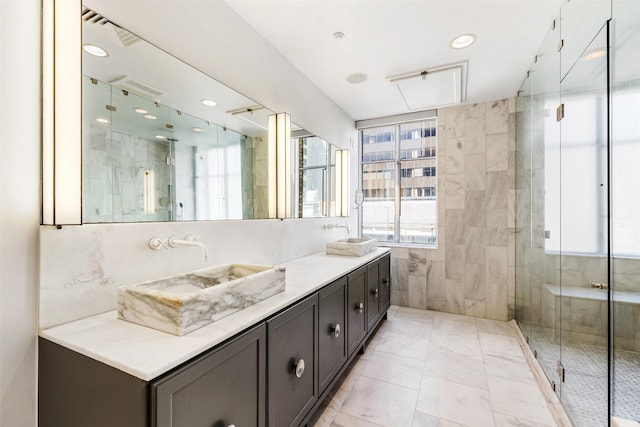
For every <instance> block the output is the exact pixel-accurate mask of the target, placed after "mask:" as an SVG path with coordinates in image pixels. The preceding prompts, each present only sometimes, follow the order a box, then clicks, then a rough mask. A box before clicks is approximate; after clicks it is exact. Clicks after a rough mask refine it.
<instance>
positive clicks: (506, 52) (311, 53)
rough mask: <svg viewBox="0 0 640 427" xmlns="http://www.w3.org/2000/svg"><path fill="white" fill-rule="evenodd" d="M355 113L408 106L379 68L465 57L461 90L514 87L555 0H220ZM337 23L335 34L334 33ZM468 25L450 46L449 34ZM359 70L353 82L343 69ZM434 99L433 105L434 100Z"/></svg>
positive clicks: (370, 114)
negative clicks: (464, 39)
mask: <svg viewBox="0 0 640 427" xmlns="http://www.w3.org/2000/svg"><path fill="white" fill-rule="evenodd" d="M226 1H227V3H228V4H229V5H230V7H232V8H233V9H234V10H235V11H236V12H237V13H238V14H239V15H240V16H241V17H242V18H243V19H244V20H245V21H246V22H247V23H248V24H249V25H250V26H252V27H253V28H254V29H255V30H256V31H257V32H258V33H260V34H261V35H262V36H263V37H264V38H265V39H266V40H267V41H268V42H269V43H270V44H271V45H273V47H274V48H275V49H276V50H278V51H279V52H280V53H281V54H282V55H283V56H284V57H285V58H287V60H289V62H291V63H292V64H293V65H294V66H295V67H296V68H297V69H298V70H300V71H301V72H302V74H304V75H305V76H306V77H307V78H308V79H309V80H310V81H311V82H312V83H314V84H315V85H316V86H317V87H318V88H319V89H320V90H321V91H322V92H324V93H325V94H326V95H327V96H328V97H329V98H330V99H332V100H333V101H334V102H335V103H336V104H337V105H338V106H339V107H340V108H342V109H343V110H344V111H345V112H346V113H347V114H348V115H349V116H350V117H351V118H353V119H355V120H360V119H370V118H376V117H384V116H388V115H394V114H401V113H408V112H410V110H409V109H408V107H407V105H406V104H405V102H404V100H403V98H402V96H401V94H400V91H399V90H398V89H397V87H396V85H395V84H393V83H391V82H390V81H389V80H388V78H389V77H391V76H397V75H401V74H405V73H411V72H416V71H421V70H426V69H431V68H436V67H439V66H442V65H447V64H452V63H460V62H463V63H466V72H467V81H466V87H465V89H466V98H465V99H464V100H463V103H477V102H484V101H492V100H496V99H503V98H508V97H512V96H515V95H516V92H517V91H518V89H519V87H520V85H521V84H522V82H523V80H524V78H525V75H526V72H527V70H528V69H529V67H530V66H531V65H532V63H533V60H534V56H535V55H536V53H537V52H538V49H539V47H540V45H541V44H542V41H543V39H544V36H545V34H546V33H547V31H548V30H549V29H550V28H551V23H552V20H553V19H554V17H556V15H557V13H558V12H559V10H560V5H561V0H502V1H484V0H467V1H461V0H414V1H405V0H383V1H377V0H366V1H365V0H226ZM336 32H342V33H344V37H343V38H342V39H336V38H334V36H333V34H334V33H336ZM463 33H473V34H476V35H477V40H476V42H475V43H474V44H473V45H472V46H470V47H468V48H465V49H459V50H455V49H452V48H450V47H449V42H450V41H451V40H452V39H453V38H454V37H456V36H457V35H460V34H463ZM354 73H364V74H366V75H368V79H367V80H366V81H365V82H363V83H360V84H352V83H349V82H347V76H349V75H351V74H354ZM434 107H435V106H434Z"/></svg>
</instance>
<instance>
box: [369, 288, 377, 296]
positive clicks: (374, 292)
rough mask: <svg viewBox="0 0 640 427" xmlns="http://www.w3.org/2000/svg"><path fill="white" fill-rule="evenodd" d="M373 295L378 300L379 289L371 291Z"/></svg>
mask: <svg viewBox="0 0 640 427" xmlns="http://www.w3.org/2000/svg"><path fill="white" fill-rule="evenodd" d="M371 295H373V296H374V297H376V298H378V288H375V289H373V290H372V291H371Z"/></svg>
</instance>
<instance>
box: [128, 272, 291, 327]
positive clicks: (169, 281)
mask: <svg viewBox="0 0 640 427" xmlns="http://www.w3.org/2000/svg"><path fill="white" fill-rule="evenodd" d="M284 289H285V269H284V267H272V266H267V265H255V264H228V265H221V266H217V267H213V268H208V269H205V270H198V271H195V272H193V273H189V274H184V275H179V276H173V277H169V278H166V279H162V280H157V281H152V282H145V283H139V284H135V285H127V286H121V287H120V288H119V289H118V318H119V319H123V320H127V321H129V322H133V323H137V324H140V325H143V326H148V327H150V328H153V329H157V330H160V331H164V332H168V333H170V334H174V335H184V334H188V333H189V332H192V331H194V330H196V329H198V328H201V327H203V326H205V325H208V324H209V323H212V322H215V321H216V320H219V319H222V318H223V317H225V316H228V315H230V314H232V313H235V312H236V311H239V310H242V309H243V308H246V307H249V306H250V305H253V304H255V303H257V302H260V301H262V300H264V299H267V298H269V297H271V296H273V295H275V294H277V293H279V292H282V291H284Z"/></svg>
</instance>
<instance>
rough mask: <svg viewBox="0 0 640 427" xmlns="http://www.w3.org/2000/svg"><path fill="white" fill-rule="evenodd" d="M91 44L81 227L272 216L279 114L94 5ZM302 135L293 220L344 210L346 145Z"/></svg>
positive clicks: (86, 67) (296, 143)
mask: <svg viewBox="0 0 640 427" xmlns="http://www.w3.org/2000/svg"><path fill="white" fill-rule="evenodd" d="M82 45H83V52H82V218H83V220H82V221H83V223H104V222H107V223H110V222H144V221H193V220H218V219H220V220H223V219H253V218H258V219H259V218H268V217H269V208H268V205H269V204H268V191H267V183H268V173H269V172H268V153H267V141H268V116H269V115H271V114H274V112H273V111H271V110H269V109H268V108H266V107H264V106H262V105H259V104H258V103H256V102H254V101H252V100H251V99H249V98H247V97H245V96H243V95H241V94H239V93H237V92H236V91H234V90H232V89H230V88H228V87H227V86H225V85H223V84H221V83H219V82H218V81H216V80H214V79H213V78H211V77H210V76H208V75H206V74H204V73H202V72H200V71H199V70H197V69H195V68H194V67H191V66H190V65H188V64H186V63H184V62H182V61H181V60H179V59H177V58H175V57H173V56H172V55H170V54H168V53H166V52H165V51H163V50H162V49H160V48H158V47H156V46H154V45H152V44H151V43H148V42H147V41H145V40H143V39H141V38H140V37H138V36H136V35H135V34H133V33H131V32H129V31H128V30H126V29H124V28H122V27H120V26H119V25H117V23H115V22H112V21H110V20H109V18H108V17H105V16H102V15H101V14H100V13H99V12H98V11H94V10H91V9H89V8H88V7H84V6H83V8H82ZM292 133H293V137H292V139H291V144H292V151H293V152H294V153H295V155H294V157H293V158H292V161H293V163H294V164H293V165H291V166H292V170H294V173H293V174H294V176H295V177H296V179H297V180H296V184H295V185H294V187H293V188H294V191H293V193H295V194H292V195H291V196H292V198H293V200H294V203H292V206H293V207H292V209H293V210H294V212H292V215H291V216H293V217H299V218H305V217H322V216H333V215H335V192H334V191H332V188H334V187H335V177H336V175H335V152H336V151H337V150H336V148H335V147H334V146H332V145H331V144H329V143H327V142H325V141H324V140H322V139H321V138H318V137H316V136H313V135H308V134H307V132H306V131H304V130H303V129H301V128H300V127H299V126H296V125H293V124H292ZM332 158H333V160H332ZM332 197H333V199H332ZM332 200H333V201H332Z"/></svg>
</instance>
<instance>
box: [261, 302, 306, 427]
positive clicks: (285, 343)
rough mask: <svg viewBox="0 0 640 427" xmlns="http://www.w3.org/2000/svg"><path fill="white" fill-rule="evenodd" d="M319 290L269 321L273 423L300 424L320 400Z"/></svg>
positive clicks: (272, 424)
mask: <svg viewBox="0 0 640 427" xmlns="http://www.w3.org/2000/svg"><path fill="white" fill-rule="evenodd" d="M317 331H318V294H315V295H313V296H311V297H309V298H307V299H305V300H303V301H302V302H300V303H298V304H296V305H294V306H293V307H291V308H290V309H288V310H286V311H285V312H283V313H281V314H279V315H277V316H276V317H274V318H273V319H271V320H269V321H268V322H267V336H268V355H269V356H268V358H269V404H268V405H269V425H270V426H275V427H284V426H291V425H298V424H299V423H300V422H301V421H302V419H303V418H304V416H305V415H306V413H307V412H308V411H309V410H310V409H311V407H312V406H313V405H314V403H315V402H316V401H317V400H318V366H317V360H318V347H317V342H318V340H317V338H318V335H317Z"/></svg>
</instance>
